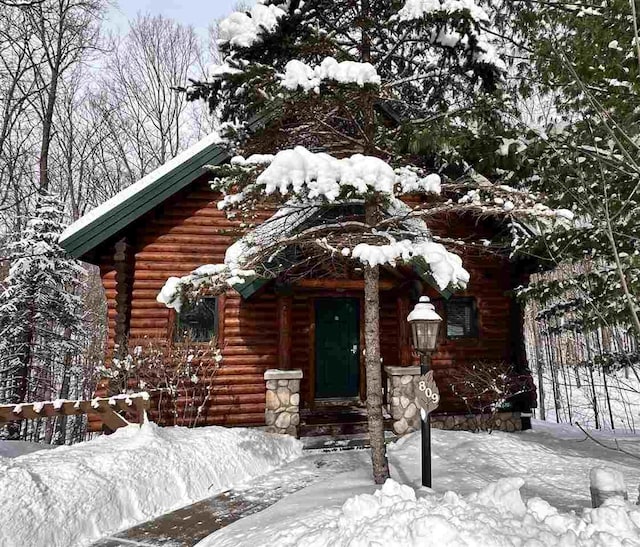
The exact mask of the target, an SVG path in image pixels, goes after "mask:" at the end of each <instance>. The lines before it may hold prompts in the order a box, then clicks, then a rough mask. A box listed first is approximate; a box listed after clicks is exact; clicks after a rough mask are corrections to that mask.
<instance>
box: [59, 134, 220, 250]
mask: <svg viewBox="0 0 640 547" xmlns="http://www.w3.org/2000/svg"><path fill="white" fill-rule="evenodd" d="M218 143H219V138H218V136H217V135H215V134H212V135H209V136H207V137H205V138H204V139H202V140H200V141H199V142H197V143H196V144H194V145H193V146H191V147H190V148H188V149H187V150H185V151H184V152H182V153H180V154H178V155H177V156H176V157H175V158H173V159H172V160H170V161H168V162H167V163H165V164H164V165H161V166H160V167H158V168H157V169H156V170H154V171H152V172H151V173H149V174H148V175H146V176H145V177H143V178H142V179H140V180H139V181H138V182H136V183H134V184H132V185H131V186H128V187H127V188H125V189H123V190H121V191H120V192H118V193H117V194H116V195H115V196H113V197H112V198H111V199H109V200H107V201H106V202H104V203H103V204H102V205H99V206H98V207H96V208H95V209H92V210H91V211H89V212H88V213H87V214H86V215H84V216H83V217H81V218H80V219H79V220H77V221H76V222H74V223H73V224H72V225H71V226H69V227H68V228H67V229H66V230H65V231H64V232H63V233H62V235H61V236H60V244H61V245H62V246H63V247H64V249H65V250H66V251H67V252H68V253H69V254H71V255H72V256H74V257H76V258H80V257H81V256H83V255H84V254H86V253H87V252H89V251H91V250H92V249H94V248H95V247H97V246H98V245H99V244H100V243H103V242H104V241H106V240H107V239H108V238H110V237H111V236H113V235H115V234H116V233H117V232H119V231H120V230H122V229H123V228H125V227H127V226H128V225H129V224H131V223H132V222H134V221H135V220H137V219H138V218H140V217H141V216H142V215H144V214H145V213H147V212H148V211H150V210H151V209H153V208H154V207H156V206H157V205H159V204H161V203H162V202H163V201H165V200H166V199H167V198H169V197H171V196H172V195H173V194H175V193H176V192H178V191H180V190H182V189H183V188H184V187H185V186H187V185H189V184H190V183H192V182H193V181H194V180H196V179H197V178H198V177H199V176H201V175H202V173H203V167H204V166H205V165H218V164H220V163H222V162H224V161H226V160H227V159H229V158H230V157H231V156H230V154H229V152H228V151H227V150H226V149H225V148H223V147H222V146H221V145H220V144H218Z"/></svg>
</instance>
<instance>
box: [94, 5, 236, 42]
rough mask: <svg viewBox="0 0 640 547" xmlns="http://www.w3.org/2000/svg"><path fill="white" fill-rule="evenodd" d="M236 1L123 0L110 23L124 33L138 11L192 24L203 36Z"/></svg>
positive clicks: (113, 13)
mask: <svg viewBox="0 0 640 547" xmlns="http://www.w3.org/2000/svg"><path fill="white" fill-rule="evenodd" d="M235 4H236V0H119V1H118V2H117V6H116V7H114V8H112V9H111V10H109V15H108V18H107V20H108V25H107V26H108V27H109V28H110V29H112V30H114V31H115V30H119V31H122V32H124V31H126V28H127V21H128V20H129V19H133V18H135V16H136V15H137V14H138V13H151V14H152V15H164V16H165V17H170V18H172V19H175V20H176V21H178V22H180V23H183V24H187V25H192V26H193V27H194V28H195V29H196V31H197V32H198V34H199V35H200V36H202V37H206V36H207V28H208V26H209V24H210V23H211V22H213V21H214V20H215V19H217V18H220V17H224V16H226V15H228V14H229V13H231V12H232V11H233V6H234V5H235Z"/></svg>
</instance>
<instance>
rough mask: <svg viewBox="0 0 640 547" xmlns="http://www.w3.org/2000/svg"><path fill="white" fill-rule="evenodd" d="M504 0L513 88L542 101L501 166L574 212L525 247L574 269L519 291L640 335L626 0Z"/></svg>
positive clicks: (638, 106)
mask: <svg viewBox="0 0 640 547" xmlns="http://www.w3.org/2000/svg"><path fill="white" fill-rule="evenodd" d="M514 4H517V7H516V10H515V12H516V15H517V18H518V21H519V25H518V26H517V28H518V29H519V36H518V39H519V40H520V42H521V47H520V52H521V54H522V55H524V57H525V59H523V62H522V63H521V65H520V67H519V69H520V74H521V75H523V76H524V77H523V79H522V80H521V84H522V85H521V88H520V90H521V92H522V93H523V94H524V95H525V96H528V97H529V98H530V99H531V97H532V96H533V97H535V96H542V97H543V98H544V99H545V101H546V107H545V108H542V109H541V108H538V109H537V112H536V113H537V114H538V115H539V117H538V118H537V119H536V118H534V119H532V120H530V121H531V122H532V124H531V125H532V126H533V129H531V130H529V132H528V133H526V132H522V133H521V134H520V135H518V136H517V137H516V138H515V139H512V140H509V141H506V143H505V144H506V146H505V149H504V150H503V151H504V152H505V154H504V159H503V162H502V165H501V166H502V167H503V168H505V169H506V170H508V171H510V172H511V173H512V174H513V175H514V176H516V177H519V178H521V179H528V181H529V184H530V186H531V187H533V188H534V189H537V190H539V191H542V192H544V193H545V194H546V195H547V196H548V199H549V201H550V202H551V203H553V204H555V206H557V207H564V208H567V209H570V210H572V211H573V212H574V213H575V215H576V217H577V218H578V222H577V223H575V224H574V226H573V227H572V228H571V229H570V230H567V231H565V232H563V233H558V234H549V235H546V236H545V238H544V240H543V241H540V240H538V241H537V242H534V243H535V246H534V252H539V253H544V254H545V255H547V256H550V257H551V258H553V259H554V260H556V261H558V262H560V261H563V262H565V263H568V264H573V266H572V269H573V270H572V271H573V272H575V275H573V276H571V278H568V279H567V278H563V279H554V280H552V281H550V282H542V283H540V284H538V285H537V286H535V287H532V288H531V289H530V290H529V291H528V296H530V297H536V298H538V299H540V300H541V301H542V302H543V304H547V305H548V306H547V310H546V311H547V315H549V314H551V315H550V317H555V318H556V319H555V320H556V322H558V321H560V322H562V323H565V324H566V325H567V326H568V327H571V328H578V329H585V328H586V329H589V328H590V327H592V326H594V325H607V324H623V325H627V326H628V327H629V328H632V329H633V330H634V331H635V333H636V336H637V337H640V321H639V319H638V314H639V311H638V304H637V302H638V294H639V291H640V240H639V239H638V234H639V233H640V215H639V214H638V212H639V211H640V197H639V195H638V192H639V191H640V163H639V162H638V159H637V158H638V139H639V138H640V126H639V124H638V115H639V112H640V93H639V92H640V80H639V79H638V76H639V73H640V40H639V39H638V37H637V36H638V31H637V24H638V18H637V13H636V6H635V3H634V2H629V1H628V0H607V1H606V2H601V3H597V4H593V5H589V6H587V5H584V4H575V5H568V4H566V3H564V2H556V1H551V2H544V3H533V5H526V4H524V3H522V2H516V3H514ZM527 52H529V53H528V54H527ZM538 106H539V105H538ZM569 319H570V320H569Z"/></svg>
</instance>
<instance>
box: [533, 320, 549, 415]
mask: <svg viewBox="0 0 640 547" xmlns="http://www.w3.org/2000/svg"><path fill="white" fill-rule="evenodd" d="M531 332H533V346H534V348H533V349H534V352H535V355H536V368H537V372H538V396H539V401H540V402H539V403H538V406H539V408H540V419H541V420H546V419H547V407H546V406H545V400H544V374H543V370H542V366H543V363H542V356H541V355H540V347H539V345H540V340H539V338H538V326H537V325H536V321H535V319H532V321H531Z"/></svg>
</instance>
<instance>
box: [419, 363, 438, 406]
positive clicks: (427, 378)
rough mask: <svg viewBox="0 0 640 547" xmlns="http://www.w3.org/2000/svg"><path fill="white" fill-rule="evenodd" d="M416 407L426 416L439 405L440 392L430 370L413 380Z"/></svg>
mask: <svg viewBox="0 0 640 547" xmlns="http://www.w3.org/2000/svg"><path fill="white" fill-rule="evenodd" d="M414 382H415V384H414V385H415V393H416V405H418V408H420V409H421V410H423V411H424V412H425V413H426V414H429V413H430V412H433V411H434V410H435V409H436V408H438V405H439V404H440V391H439V390H438V386H437V385H436V382H435V380H434V379H433V371H432V370H430V371H429V372H427V373H426V374H423V375H422V376H418V377H417V378H416V379H415V380H414Z"/></svg>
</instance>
